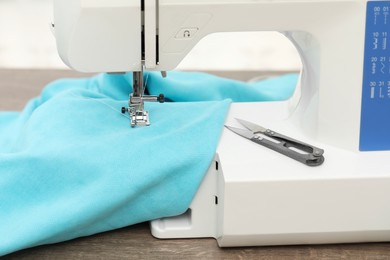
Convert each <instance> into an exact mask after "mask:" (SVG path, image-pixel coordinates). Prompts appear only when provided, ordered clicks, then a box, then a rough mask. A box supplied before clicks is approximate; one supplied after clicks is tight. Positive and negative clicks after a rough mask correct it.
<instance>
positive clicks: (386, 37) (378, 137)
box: [360, 1, 390, 151]
mask: <svg viewBox="0 0 390 260" xmlns="http://www.w3.org/2000/svg"><path fill="white" fill-rule="evenodd" d="M360 150H361V151H380V150H390V1H369V2H367V21H366V41H365V54H364V73H363V98H362V112H361V126H360Z"/></svg>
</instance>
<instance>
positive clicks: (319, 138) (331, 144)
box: [53, 0, 390, 247]
mask: <svg viewBox="0 0 390 260" xmlns="http://www.w3.org/2000/svg"><path fill="white" fill-rule="evenodd" d="M389 9H390V1H367V0H310V1H308V0H289V1H287V0H257V1H254V0H197V1H181V0H141V1H137V0H107V1H103V0H54V18H55V21H54V23H53V27H54V31H55V36H56V39H57V45H58V51H59V54H60V56H61V57H62V59H63V61H64V62H65V63H66V64H67V65H68V66H69V67H71V68H73V69H75V70H78V71H82V72H112V73H118V72H126V71H133V72H134V92H133V94H132V96H130V100H129V107H128V108H124V111H123V112H126V113H127V112H129V113H130V115H132V126H136V127H138V126H140V125H148V124H149V120H148V113H147V111H144V106H143V102H144V101H148V100H152V101H160V102H162V101H163V97H162V96H160V97H147V96H144V95H143V83H142V79H143V75H142V71H143V69H146V70H153V71H168V70H172V69H174V68H175V67H176V66H177V65H178V64H179V62H180V61H181V60H182V59H183V58H184V57H185V56H186V55H187V53H188V52H189V51H190V50H191V49H192V48H193V47H194V46H195V45H196V44H197V43H198V42H199V40H201V39H202V38H204V37H205V36H207V35H209V34H211V33H215V32H241V31H278V32H280V33H282V34H284V35H285V36H286V37H287V38H288V39H289V40H291V42H292V43H293V44H294V45H295V46H296V48H297V50H298V52H299V53H300V55H301V59H302V63H303V68H302V71H301V78H300V82H299V84H298V85H299V86H298V87H297V90H296V93H295V94H294V96H293V97H292V98H291V99H290V100H288V101H283V102H259V103H234V104H232V106H231V109H230V112H229V115H228V118H227V123H229V124H230V125H234V124H235V121H234V118H244V119H247V120H250V121H252V122H257V123H259V124H261V125H264V126H267V127H269V128H272V129H275V130H278V131H280V132H282V133H285V134H289V136H293V137H295V138H297V139H299V140H304V141H305V142H308V143H312V144H314V145H316V146H317V147H321V148H323V149H324V150H325V158H326V160H325V162H324V164H323V165H322V166H319V167H307V166H305V165H302V164H300V163H297V162H295V161H293V160H290V159H289V158H287V157H284V156H283V155H280V154H276V153H273V152H270V151H269V150H267V149H261V148H260V147H259V146H258V145H255V144H253V143H251V142H248V141H246V140H244V139H242V138H241V137H239V136H237V135H235V134H234V133H232V132H230V131H228V130H227V129H225V130H224V131H223V133H222V137H221V140H220V143H219V146H218V149H217V153H216V156H215V159H214V161H213V163H212V164H211V166H210V169H209V171H208V173H207V174H206V176H205V178H204V180H203V183H202V185H201V187H200V188H199V191H198V193H197V195H196V196H195V198H194V200H193V202H192V204H191V206H190V208H189V209H188V211H187V212H185V213H184V214H182V215H180V216H176V217H172V218H165V219H159V220H155V221H152V222H151V229H152V234H153V235H154V236H156V237H159V238H190V237H214V238H216V239H217V240H218V244H219V245H220V246H222V247H224V246H252V245H283V244H307V243H310V244H315V243H345V242H371V241H390V160H389V159H390V46H388V45H389V44H390V42H389V37H390V25H389V24H390V16H389V12H390V10H389ZM257 58H259V59H260V58H261V57H257ZM151 123H152V124H153V122H151Z"/></svg>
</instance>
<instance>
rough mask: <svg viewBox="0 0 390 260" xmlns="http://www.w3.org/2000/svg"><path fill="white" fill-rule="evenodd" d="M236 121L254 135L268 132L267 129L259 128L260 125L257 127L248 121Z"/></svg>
mask: <svg viewBox="0 0 390 260" xmlns="http://www.w3.org/2000/svg"><path fill="white" fill-rule="evenodd" d="M236 120H237V121H238V122H239V123H240V124H241V125H243V126H244V127H246V128H247V129H249V130H251V131H252V132H253V133H265V132H266V131H267V129H266V128H264V127H262V126H259V125H256V124H254V123H251V122H248V121H246V120H242V119H238V118H236Z"/></svg>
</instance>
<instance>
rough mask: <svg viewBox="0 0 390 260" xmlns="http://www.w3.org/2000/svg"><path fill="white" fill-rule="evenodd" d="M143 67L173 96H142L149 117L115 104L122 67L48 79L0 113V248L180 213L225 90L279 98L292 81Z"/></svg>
mask: <svg viewBox="0 0 390 260" xmlns="http://www.w3.org/2000/svg"><path fill="white" fill-rule="evenodd" d="M146 77H147V79H146V78H145V80H147V83H148V89H149V92H150V93H152V94H159V93H164V94H166V96H167V97H168V98H169V99H171V100H172V101H180V102H167V103H164V104H158V103H147V104H146V108H147V109H148V110H149V111H150V116H151V122H152V125H151V126H149V127H143V128H130V126H129V119H128V118H126V117H125V116H124V115H122V114H121V113H120V109H121V107H122V106H126V105H127V100H128V93H129V92H130V90H131V87H130V84H129V83H130V82H132V77H131V75H130V74H128V75H122V76H120V75H116V76H115V75H106V74H101V75H98V76H96V77H93V78H88V79H65V80H60V81H56V82H54V83H52V84H50V85H48V86H47V87H46V88H45V89H44V90H43V92H42V94H41V96H40V97H38V98H35V99H33V100H31V101H30V102H29V103H28V104H27V105H26V107H25V109H24V110H23V111H22V112H2V113H0V255H5V254H8V253H11V252H14V251H17V250H20V249H23V248H27V247H32V246H37V245H41V244H48V243H55V242H59V241H65V240H69V239H73V238H76V237H81V236H87V235H91V234H95V233H98V232H103V231H107V230H112V229H116V228H120V227H124V226H128V225H131V224H135V223H139V222H143V221H148V220H151V219H156V218H160V217H166V216H174V215H178V214H181V213H183V212H184V211H186V209H187V208H188V206H189V204H190V203H191V200H192V198H193V196H194V195H195V193H196V190H197V188H198V187H199V185H200V182H201V180H202V178H203V176H204V173H205V172H206V170H207V168H208V167H209V164H210V163H211V160H212V158H213V156H214V152H215V149H216V145H217V143H218V139H219V135H220V133H221V129H222V126H223V122H224V119H225V116H226V113H227V110H228V108H229V104H230V100H228V99H227V98H228V97H230V98H231V99H232V100H234V101H249V100H250V101H254V100H278V99H286V98H288V97H289V96H290V95H291V94H292V92H293V90H294V87H295V83H296V81H297V75H286V76H284V77H280V78H274V79H270V80H268V81H263V82H258V83H251V84H246V83H242V82H236V81H232V80H226V79H221V78H217V77H214V76H211V75H207V74H201V73H170V74H169V77H168V78H166V79H162V78H161V76H160V75H159V74H157V73H149V74H147V76H146ZM184 101H186V102H184ZM190 101H191V102H190ZM193 101H197V102H193Z"/></svg>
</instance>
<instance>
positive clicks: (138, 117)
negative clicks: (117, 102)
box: [122, 107, 150, 127]
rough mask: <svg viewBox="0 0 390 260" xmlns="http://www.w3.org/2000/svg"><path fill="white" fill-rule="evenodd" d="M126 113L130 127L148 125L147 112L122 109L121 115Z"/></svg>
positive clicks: (131, 108) (130, 108)
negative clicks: (128, 116)
mask: <svg viewBox="0 0 390 260" xmlns="http://www.w3.org/2000/svg"><path fill="white" fill-rule="evenodd" d="M126 112H128V113H129V115H130V126H131V127H136V126H149V125H150V120H149V112H148V111H145V110H139V109H135V108H133V107H128V108H125V107H122V114H125V113H126Z"/></svg>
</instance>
